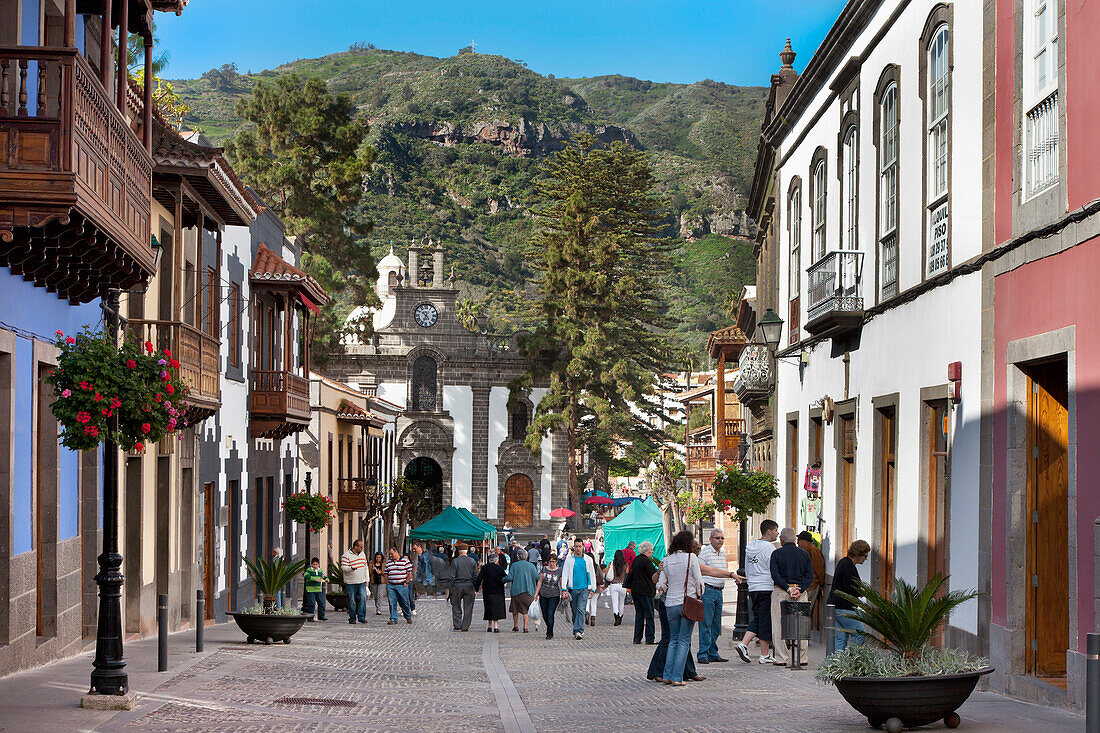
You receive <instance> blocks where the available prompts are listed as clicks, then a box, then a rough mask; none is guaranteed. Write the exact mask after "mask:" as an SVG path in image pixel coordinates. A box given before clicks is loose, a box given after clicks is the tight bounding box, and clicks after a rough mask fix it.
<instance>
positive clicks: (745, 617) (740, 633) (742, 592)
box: [733, 308, 783, 639]
mask: <svg viewBox="0 0 1100 733" xmlns="http://www.w3.org/2000/svg"><path fill="white" fill-rule="evenodd" d="M757 326H758V327H759V328H760V335H761V336H762V337H763V339H764V343H765V344H766V345H767V347H768V353H769V354H770V355H772V356H773V357H774V355H775V350H776V349H777V348H778V347H779V339H780V338H781V337H782V334H783V319H782V318H780V317H779V316H778V315H776V313H775V311H773V310H772V309H771V308H768V309H766V310H765V311H764V316H763V317H762V318H761V319H760V322H759V323H758V324H757ZM770 366H771V365H770V364H769V368H770ZM740 450H741V456H740V461H739V463H740V464H741V468H742V470H744V469H746V468H747V466H746V464H747V463H748V453H749V446H748V444H747V443H746V442H745V441H744V440H742V441H741V443H740ZM748 525H749V523H748V522H747V521H746V520H744V519H742V520H741V522H740V525H739V527H738V532H737V534H738V539H737V559H738V561H737V564H738V565H740V568H738V570H737V572H738V574H740V575H742V576H744V575H745V544H746V537H747V535H748V531H749V526H748ZM748 605H749V585H748V582H747V581H740V582H738V583H737V612H736V615H735V616H734V624H733V635H734V638H735V639H741V638H743V637H744V635H745V632H746V631H748V628H749V608H748Z"/></svg>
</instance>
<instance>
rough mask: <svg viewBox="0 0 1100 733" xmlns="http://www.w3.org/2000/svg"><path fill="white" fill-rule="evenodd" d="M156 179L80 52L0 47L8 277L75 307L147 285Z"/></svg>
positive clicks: (2, 241) (1, 244)
mask: <svg viewBox="0 0 1100 733" xmlns="http://www.w3.org/2000/svg"><path fill="white" fill-rule="evenodd" d="M152 171H153V162H152V159H151V158H150V156H149V154H148V153H147V152H146V151H145V147H144V146H143V145H142V142H141V140H140V139H139V138H138V136H137V135H136V134H135V133H134V132H133V130H132V129H131V128H130V125H129V124H128V123H127V121H126V119H125V118H124V117H123V116H122V114H121V113H120V112H119V111H118V109H116V108H115V106H114V105H113V104H112V102H111V100H110V98H109V95H108V94H107V93H106V91H105V90H104V89H103V87H102V86H101V84H100V81H99V79H98V78H97V76H96V74H95V72H93V71H92V69H91V67H90V66H88V63H87V61H85V60H84V58H83V57H82V56H81V55H80V53H79V51H77V50H76V49H74V48H44V47H34V46H18V47H12V46H2V47H0V267H2V266H7V267H10V268H11V270H12V272H13V274H17V275H22V276H23V278H24V279H26V280H28V281H31V282H34V283H35V284H36V285H39V286H42V287H45V288H46V289H47V290H49V291H50V292H56V293H57V294H58V296H59V297H61V298H64V299H67V300H69V301H70V302H72V303H86V302H89V301H91V300H94V299H95V298H97V297H99V296H100V295H102V293H103V291H104V290H105V289H107V288H121V289H129V288H131V287H133V286H134V285H136V284H138V283H140V282H142V281H144V280H145V279H146V278H147V277H148V276H149V275H150V274H151V273H152V271H153V263H154V257H153V250H152V247H151V246H150V226H149V220H150V216H151V214H150V205H151V200H152Z"/></svg>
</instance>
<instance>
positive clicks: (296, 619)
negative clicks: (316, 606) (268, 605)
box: [228, 612, 309, 644]
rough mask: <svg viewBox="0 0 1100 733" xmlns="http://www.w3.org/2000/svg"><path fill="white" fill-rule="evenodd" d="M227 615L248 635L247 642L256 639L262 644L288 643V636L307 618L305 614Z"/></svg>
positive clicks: (251, 642)
mask: <svg viewBox="0 0 1100 733" xmlns="http://www.w3.org/2000/svg"><path fill="white" fill-rule="evenodd" d="M228 615H229V616H232V617H233V620H234V621H236V622H237V626H238V628H240V630H241V631H243V632H244V633H245V635H246V636H247V637H248V643H249V644H255V643H256V642H257V641H262V642H263V643H264V644H272V643H274V642H276V641H281V642H283V643H284V644H289V643H290V637H292V636H294V635H295V634H296V633H298V630H299V629H300V628H302V626H303V625H305V622H306V619H308V618H309V616H306V615H305V614H299V615H294V616H285V615H277V614H271V615H268V614H265V613H240V612H230V613H229V614H228Z"/></svg>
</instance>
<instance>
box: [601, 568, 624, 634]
mask: <svg viewBox="0 0 1100 733" xmlns="http://www.w3.org/2000/svg"><path fill="white" fill-rule="evenodd" d="M627 570H629V568H628V567H627V566H626V556H625V555H623V551H622V550H615V558H614V559H613V560H612V561H611V566H610V567H609V568H608V569H607V573H606V574H605V575H604V580H606V581H607V582H608V583H610V584H611V585H610V590H609V594H610V596H611V615H612V616H614V617H615V625H616V626H621V625H622V623H623V604H624V603H625V602H626V588H624V587H623V581H624V580H626V571H627Z"/></svg>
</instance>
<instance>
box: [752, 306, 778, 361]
mask: <svg viewBox="0 0 1100 733" xmlns="http://www.w3.org/2000/svg"><path fill="white" fill-rule="evenodd" d="M757 326H758V327H759V329H760V333H761V335H762V336H763V337H764V343H766V344H767V345H768V349H769V350H770V351H772V352H774V351H775V350H776V348H777V347H778V346H779V339H780V337H781V336H782V335H783V319H782V318H780V317H779V316H777V315H776V314H775V311H773V310H772V309H771V308H768V309H767V310H765V311H764V317H763V318H761V319H760V323H758V324H757Z"/></svg>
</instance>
